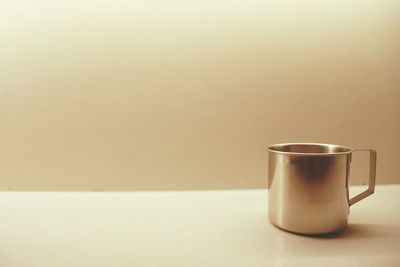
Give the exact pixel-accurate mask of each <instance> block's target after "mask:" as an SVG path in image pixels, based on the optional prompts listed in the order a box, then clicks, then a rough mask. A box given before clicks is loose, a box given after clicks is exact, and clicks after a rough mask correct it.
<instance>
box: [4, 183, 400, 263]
mask: <svg viewBox="0 0 400 267" xmlns="http://www.w3.org/2000/svg"><path fill="white" fill-rule="evenodd" d="M356 190H358V191H359V190H360V188H352V189H351V192H352V193H354V191H356ZM399 196H400V185H391V186H378V187H377V189H376V192H375V194H374V195H373V196H371V197H369V198H367V199H365V200H363V201H361V202H359V203H357V204H355V205H354V206H352V208H351V213H350V219H349V223H350V224H349V226H348V228H347V230H346V231H345V232H343V233H342V234H339V235H334V236H327V237H307V236H300V235H295V234H291V233H288V232H285V231H282V230H279V229H277V228H275V227H274V226H272V225H271V224H270V223H269V221H268V217H267V191H266V190H238V191H186V192H126V193H121V192H97V193H87V192H82V193H77V192H2V193H0V210H1V215H0V216H1V220H0V266H1V267H3V266H4V267H64V266H65V267H80V266H82V267H91V266H96V267H101V266H107V267H111V266H112V267H118V266H121V267H125V266H271V265H272V266H274V265H275V266H297V265H301V264H307V265H308V266H310V265H311V266H321V265H322V264H324V265H323V266H356V265H357V266H400V201H399V200H400V198H399Z"/></svg>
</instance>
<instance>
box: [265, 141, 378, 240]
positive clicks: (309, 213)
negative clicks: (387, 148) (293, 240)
mask: <svg viewBox="0 0 400 267" xmlns="http://www.w3.org/2000/svg"><path fill="white" fill-rule="evenodd" d="M267 150H268V167H269V169H268V209H269V218H270V221H271V223H272V224H274V225H276V226H278V227H280V228H282V229H285V230H288V231H291V232H295V233H300V234H324V233H331V232H336V231H340V230H341V229H344V228H345V227H346V226H347V217H348V214H349V208H350V206H351V205H353V204H354V203H356V202H358V201H360V200H361V199H363V198H365V197H367V196H369V195H371V194H373V193H374V189H375V173H376V156H377V155H376V151H375V150H372V149H352V148H348V147H345V146H339V145H331V144H316V143H288V144H274V145H268V146H267ZM356 151H368V152H369V155H370V162H369V186H368V189H367V190H366V191H364V192H362V193H361V194H359V195H357V196H355V197H353V198H349V190H348V181H349V173H350V162H351V156H352V154H353V153H354V152H356Z"/></svg>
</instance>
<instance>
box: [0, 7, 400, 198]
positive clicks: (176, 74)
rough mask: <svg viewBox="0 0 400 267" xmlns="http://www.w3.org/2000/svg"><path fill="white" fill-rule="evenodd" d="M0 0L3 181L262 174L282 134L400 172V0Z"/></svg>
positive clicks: (154, 181)
mask: <svg viewBox="0 0 400 267" xmlns="http://www.w3.org/2000/svg"><path fill="white" fill-rule="evenodd" d="M7 2H9V3H7ZM0 5H1V8H0V17H1V19H2V23H0V36H1V39H0V58H1V60H0V190H52V189H53V190H135V189H192V188H194V189H204V188H256V187H265V186H266V171H267V170H266V167H267V166H266V154H265V152H264V149H263V146H264V144H268V143H276V142H287V141H308V142H330V143H338V144H343V145H349V146H352V147H355V148H364V147H371V148H375V149H377V150H378V153H379V155H378V156H379V159H378V160H379V162H378V182H379V183H399V182H400V169H399V159H400V156H399V155H400V141H399V137H400V116H399V115H400V2H399V1H278V0H275V1H261V0H258V1H254V0H251V1H228V0H217V1H211V0H209V1H205V2H204V1H162V0H155V1H138V2H132V1H110V3H107V2H106V1H79V2H78V1H77V2H73V1H66V0H64V1H25V2H24V1H6V2H4V1H2V2H1V4H0ZM366 161H367V158H366V156H358V157H356V160H355V162H354V164H353V165H354V166H353V167H354V168H353V169H352V174H353V175H352V177H351V181H352V183H357V184H360V183H363V182H366V177H365V176H366V174H367V170H366V169H367V167H366V164H367V163H366Z"/></svg>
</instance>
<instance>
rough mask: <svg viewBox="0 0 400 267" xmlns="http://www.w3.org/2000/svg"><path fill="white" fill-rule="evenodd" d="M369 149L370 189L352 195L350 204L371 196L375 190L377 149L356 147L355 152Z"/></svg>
mask: <svg viewBox="0 0 400 267" xmlns="http://www.w3.org/2000/svg"><path fill="white" fill-rule="evenodd" d="M360 151H368V152H369V183H368V189H367V190H365V191H364V192H362V193H360V194H358V195H356V196H354V197H352V198H351V199H350V200H349V206H351V205H353V204H355V203H357V202H358V201H360V200H362V199H364V198H366V197H367V196H370V195H372V194H373V193H374V191H375V177H376V157H377V154H376V151H375V150H373V149H354V150H353V152H360Z"/></svg>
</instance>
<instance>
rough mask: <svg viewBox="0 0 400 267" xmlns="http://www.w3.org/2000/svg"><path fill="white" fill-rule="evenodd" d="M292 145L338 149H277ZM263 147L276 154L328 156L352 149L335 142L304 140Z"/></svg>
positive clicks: (349, 151) (347, 152)
mask: <svg viewBox="0 0 400 267" xmlns="http://www.w3.org/2000/svg"><path fill="white" fill-rule="evenodd" d="M293 145H301V146H320V147H325V148H328V149H331V150H335V149H337V150H338V151H333V152H298V151H295V152H293V151H282V150H278V149H277V148H278V147H283V148H284V147H287V146H293ZM265 148H266V149H267V150H268V151H270V152H273V153H278V154H287V155H304V156H329V155H343V154H351V153H352V152H353V151H354V149H353V148H350V147H347V146H342V145H335V144H327V143H305V142H298V143H296V142H293V143H277V144H270V145H266V146H265Z"/></svg>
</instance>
